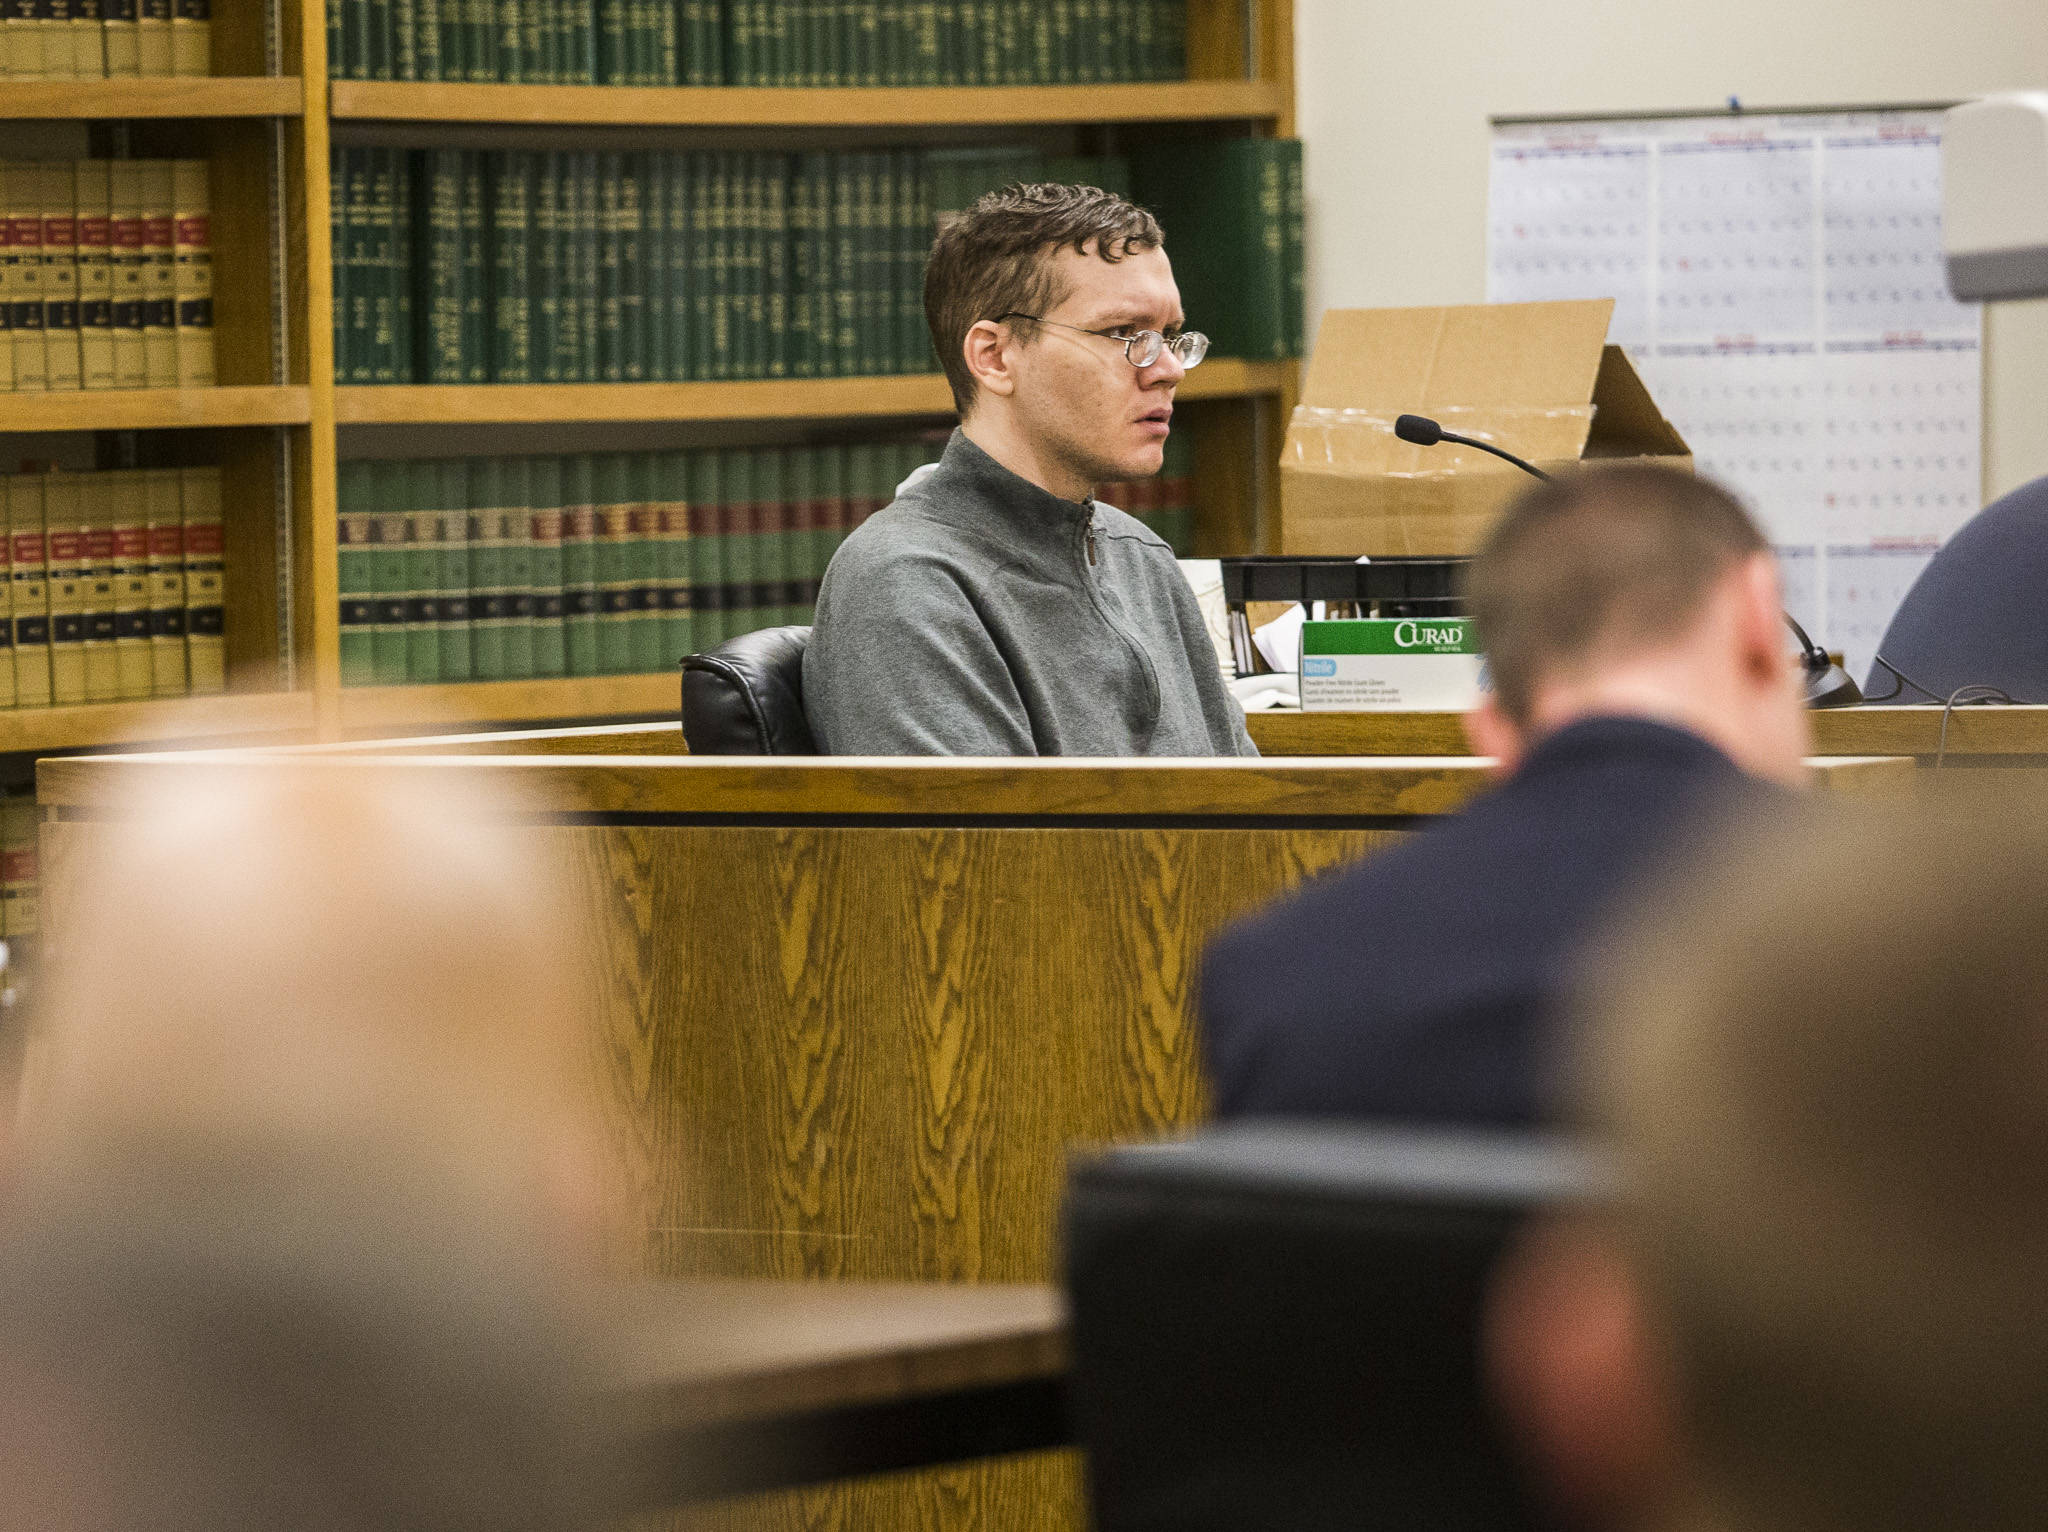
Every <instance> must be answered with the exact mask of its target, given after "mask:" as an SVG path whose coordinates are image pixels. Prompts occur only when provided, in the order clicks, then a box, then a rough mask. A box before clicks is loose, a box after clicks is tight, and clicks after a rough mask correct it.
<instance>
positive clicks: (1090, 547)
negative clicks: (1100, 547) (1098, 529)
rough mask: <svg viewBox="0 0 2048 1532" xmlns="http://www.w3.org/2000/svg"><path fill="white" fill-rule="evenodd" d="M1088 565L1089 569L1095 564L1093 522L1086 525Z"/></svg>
mask: <svg viewBox="0 0 2048 1532" xmlns="http://www.w3.org/2000/svg"><path fill="white" fill-rule="evenodd" d="M1088 563H1089V565H1090V567H1093V565H1094V563H1095V523H1094V521H1093V520H1090V521H1089V523H1088Z"/></svg>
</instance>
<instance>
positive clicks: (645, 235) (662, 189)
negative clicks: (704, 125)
mask: <svg viewBox="0 0 2048 1532" xmlns="http://www.w3.org/2000/svg"><path fill="white" fill-rule="evenodd" d="M639 159H640V175H641V181H640V197H641V205H640V313H641V323H642V325H643V326H644V328H645V336H646V339H645V341H644V343H643V348H642V356H641V369H642V370H641V377H642V378H643V379H644V380H645V381H647V382H650V383H658V382H661V381H662V380H663V379H665V378H666V377H667V376H668V161H669V156H668V155H666V154H643V155H641V156H640V157H639Z"/></svg>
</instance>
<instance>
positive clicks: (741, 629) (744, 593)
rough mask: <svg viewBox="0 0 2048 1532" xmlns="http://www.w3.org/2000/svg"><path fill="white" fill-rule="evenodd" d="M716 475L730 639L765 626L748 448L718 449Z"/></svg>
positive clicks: (757, 520)
mask: <svg viewBox="0 0 2048 1532" xmlns="http://www.w3.org/2000/svg"><path fill="white" fill-rule="evenodd" d="M718 477H719V486H720V488H721V489H722V490H723V491H724V496H725V497H724V503H723V505H721V507H720V516H719V535H720V536H721V537H722V538H723V539H724V547H723V549H722V550H721V551H722V554H723V558H722V563H723V566H724V567H723V569H722V570H721V574H722V575H723V578H724V586H725V603H724V604H725V636H726V637H727V638H734V637H737V636H738V635H739V634H742V633H752V632H754V631H755V630H756V629H757V628H760V627H763V626H765V621H764V619H763V617H762V615H761V606H760V599H759V595H760V590H759V580H760V562H761V561H760V531H761V522H760V513H759V510H758V508H757V506H756V503H755V500H754V453H753V452H752V450H750V449H746V448H728V449H725V450H722V451H721V452H720V453H719V455H718Z"/></svg>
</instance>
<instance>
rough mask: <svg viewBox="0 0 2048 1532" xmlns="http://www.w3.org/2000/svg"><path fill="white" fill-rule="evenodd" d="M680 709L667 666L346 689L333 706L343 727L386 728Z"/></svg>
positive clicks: (677, 678) (678, 689)
mask: <svg viewBox="0 0 2048 1532" xmlns="http://www.w3.org/2000/svg"><path fill="white" fill-rule="evenodd" d="M681 707H682V677H681V675H680V673H679V672H676V671H672V670H671V671H663V672H661V673H659V674H656V675H646V676H570V677H566V678H561V679H556V680H548V681H470V682H465V683H458V684H456V685H452V686H424V685H423V686H363V687H349V688H345V689H343V691H342V693H341V709H340V710H341V726H342V727H343V728H344V729H347V730H351V731H364V730H380V731H390V730H394V729H412V728H418V727H421V726H425V725H439V724H450V723H530V722H536V721H539V720H543V719H555V718H650V717H664V718H673V717H675V716H676V713H677V712H678V710H679V709H680V708H681Z"/></svg>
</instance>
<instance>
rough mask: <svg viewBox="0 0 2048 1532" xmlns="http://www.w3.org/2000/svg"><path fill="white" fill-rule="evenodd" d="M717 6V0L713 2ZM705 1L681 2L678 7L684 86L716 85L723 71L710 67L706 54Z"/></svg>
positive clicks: (684, 0) (683, 0)
mask: <svg viewBox="0 0 2048 1532" xmlns="http://www.w3.org/2000/svg"><path fill="white" fill-rule="evenodd" d="M712 3H713V4H714V5H715V4H716V0H712ZM704 6H705V0H680V4H679V5H678V6H677V11H678V18H677V19H678V21H679V23H680V25H679V27H678V40H679V42H680V44H681V58H680V60H679V63H680V66H681V71H682V73H681V83H682V84H684V85H715V84H717V83H718V78H717V76H718V75H719V73H721V71H718V70H715V69H713V68H711V67H710V64H711V61H710V60H709V59H708V58H707V57H706V54H705V37H704Z"/></svg>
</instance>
